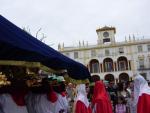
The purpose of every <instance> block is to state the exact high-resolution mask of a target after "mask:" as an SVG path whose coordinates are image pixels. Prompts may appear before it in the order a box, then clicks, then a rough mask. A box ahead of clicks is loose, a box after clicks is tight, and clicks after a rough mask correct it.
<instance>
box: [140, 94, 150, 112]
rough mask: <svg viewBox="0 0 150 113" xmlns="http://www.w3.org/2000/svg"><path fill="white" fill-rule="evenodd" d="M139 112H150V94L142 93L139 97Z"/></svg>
mask: <svg viewBox="0 0 150 113" xmlns="http://www.w3.org/2000/svg"><path fill="white" fill-rule="evenodd" d="M137 113H150V95H148V94H142V95H141V96H140V97H139V100H138V104H137Z"/></svg>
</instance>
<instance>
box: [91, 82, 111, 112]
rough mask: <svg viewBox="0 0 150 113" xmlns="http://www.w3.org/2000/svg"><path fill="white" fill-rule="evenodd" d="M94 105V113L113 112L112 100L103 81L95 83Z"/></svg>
mask: <svg viewBox="0 0 150 113" xmlns="http://www.w3.org/2000/svg"><path fill="white" fill-rule="evenodd" d="M92 106H93V113H113V110H112V105H111V101H110V99H109V97H108V94H107V92H106V89H105V86H104V83H103V82H102V81H97V82H96V83H95V86H94V93H93V97H92Z"/></svg>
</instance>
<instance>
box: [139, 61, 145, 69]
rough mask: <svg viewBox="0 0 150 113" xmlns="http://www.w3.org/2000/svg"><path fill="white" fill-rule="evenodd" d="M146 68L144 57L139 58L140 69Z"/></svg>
mask: <svg viewBox="0 0 150 113" xmlns="http://www.w3.org/2000/svg"><path fill="white" fill-rule="evenodd" d="M143 68H144V59H139V69H143Z"/></svg>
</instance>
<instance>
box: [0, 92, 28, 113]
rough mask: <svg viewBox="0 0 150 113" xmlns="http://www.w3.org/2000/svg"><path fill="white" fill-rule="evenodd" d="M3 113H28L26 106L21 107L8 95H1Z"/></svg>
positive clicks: (0, 101)
mask: <svg viewBox="0 0 150 113" xmlns="http://www.w3.org/2000/svg"><path fill="white" fill-rule="evenodd" d="M0 103H1V111H2V113H28V111H27V108H26V106H25V105H24V106H19V105H17V104H16V102H15V101H14V100H13V98H12V96H11V95H10V94H8V93H4V94H0Z"/></svg>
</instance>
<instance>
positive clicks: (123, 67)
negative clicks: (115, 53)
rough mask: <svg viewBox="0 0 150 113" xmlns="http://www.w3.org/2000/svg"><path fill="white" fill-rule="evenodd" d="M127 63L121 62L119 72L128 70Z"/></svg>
mask: <svg viewBox="0 0 150 113" xmlns="http://www.w3.org/2000/svg"><path fill="white" fill-rule="evenodd" d="M126 67H127V66H126V62H125V61H119V71H124V70H126Z"/></svg>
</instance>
